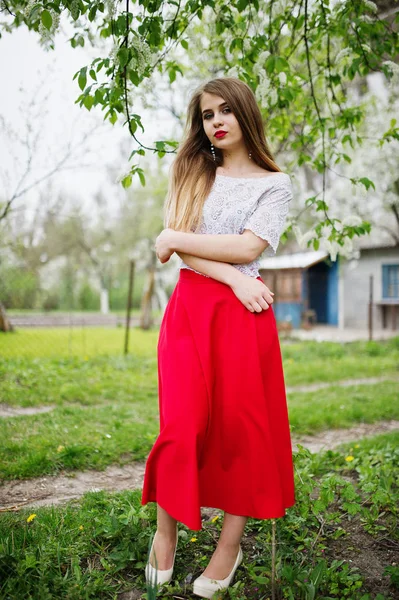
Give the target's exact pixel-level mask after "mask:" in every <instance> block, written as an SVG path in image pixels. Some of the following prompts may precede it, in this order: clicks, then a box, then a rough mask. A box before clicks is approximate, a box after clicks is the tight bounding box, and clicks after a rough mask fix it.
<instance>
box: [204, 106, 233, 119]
mask: <svg viewBox="0 0 399 600" xmlns="http://www.w3.org/2000/svg"><path fill="white" fill-rule="evenodd" d="M225 110H227V111H228V112H231V110H230V109H229V108H224V109H223V110H222V112H224V111H225ZM211 116H212V115H211V113H208V114H207V115H205V116H204V119H207V118H208V117H211Z"/></svg>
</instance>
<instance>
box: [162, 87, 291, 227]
mask: <svg viewBox="0 0 399 600" xmlns="http://www.w3.org/2000/svg"><path fill="white" fill-rule="evenodd" d="M204 92H207V93H209V94H215V95H217V96H221V97H222V98H223V99H224V101H225V102H227V104H228V105H229V107H230V109H231V110H232V112H233V113H234V115H235V117H236V119H237V121H238V123H239V125H240V128H241V131H242V134H243V137H244V140H245V145H246V147H247V149H248V152H251V158H252V160H253V161H254V162H255V163H256V164H257V165H259V166H260V167H263V168H265V169H268V170H269V171H278V172H280V171H281V169H279V167H278V166H277V165H276V163H275V162H274V159H273V156H272V153H271V151H270V149H269V146H268V143H267V141H266V136H265V132H264V125H263V122H262V115H261V112H260V110H259V107H258V105H257V102H256V98H255V95H254V93H253V91H252V90H251V88H250V87H249V85H247V84H246V83H245V82H243V81H241V80H240V79H238V78H236V77H218V78H216V79H211V80H210V81H207V82H205V83H203V84H201V85H200V86H199V87H198V88H197V89H196V90H195V91H194V93H193V95H192V97H191V100H190V102H189V105H188V111H187V121H186V125H185V128H184V132H183V137H182V141H181V143H180V145H179V148H178V151H177V154H176V158H175V160H174V162H173V164H172V167H171V173H170V177H169V186H168V193H167V197H166V200H165V205H164V226H165V227H171V228H172V229H175V230H178V231H194V230H195V229H196V228H197V227H198V226H199V224H200V221H201V216H202V209H203V206H204V202H205V200H206V198H207V196H208V194H209V192H210V191H211V188H212V184H213V182H214V180H215V175H216V168H217V167H218V166H220V165H222V164H223V153H222V151H221V150H219V149H218V148H216V147H215V149H214V151H215V159H216V160H214V159H213V155H212V153H211V145H210V141H209V139H208V137H207V136H206V134H205V130H204V126H203V122H202V114H201V106H200V101H201V97H202V95H203V93H204Z"/></svg>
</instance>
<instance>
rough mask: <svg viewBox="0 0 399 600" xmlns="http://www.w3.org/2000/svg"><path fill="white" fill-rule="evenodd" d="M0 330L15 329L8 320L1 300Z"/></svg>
mask: <svg viewBox="0 0 399 600" xmlns="http://www.w3.org/2000/svg"><path fill="white" fill-rule="evenodd" d="M0 331H4V332H7V331H14V327H13V326H12V325H11V323H10V321H9V320H8V317H7V313H6V309H5V308H4V306H3V304H2V303H1V302H0Z"/></svg>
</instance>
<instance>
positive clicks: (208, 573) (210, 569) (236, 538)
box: [202, 512, 248, 579]
mask: <svg viewBox="0 0 399 600" xmlns="http://www.w3.org/2000/svg"><path fill="white" fill-rule="evenodd" d="M247 519H248V517H241V516H238V515H231V514H230V513H227V512H225V513H224V519H223V526H222V531H221V533H220V538H219V541H218V545H217V547H216V550H215V552H214V553H213V555H212V558H211V560H210V562H209V564H208V566H207V567H206V569H205V571H204V572H203V573H202V575H205V577H210V578H211V579H225V578H226V577H227V576H228V575H229V574H230V573H231V570H232V568H233V566H234V563H235V561H236V558H237V554H238V549H239V546H240V541H241V537H242V534H243V532H244V528H245V524H246V522H247Z"/></svg>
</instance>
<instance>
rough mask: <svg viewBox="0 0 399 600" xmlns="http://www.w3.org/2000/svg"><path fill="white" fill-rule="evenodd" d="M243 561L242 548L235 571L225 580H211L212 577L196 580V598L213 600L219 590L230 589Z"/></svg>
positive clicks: (194, 589)
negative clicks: (210, 599)
mask: <svg viewBox="0 0 399 600" xmlns="http://www.w3.org/2000/svg"><path fill="white" fill-rule="evenodd" d="M242 559H243V553H242V549H241V546H240V548H239V550H238V554H237V558H236V562H235V563H234V566H233V569H232V570H231V572H230V574H229V575H227V577H226V578H225V579H211V578H210V577H206V576H205V575H200V576H199V577H197V579H195V580H194V583H193V593H194V594H195V595H196V596H201V597H202V598H212V596H213V594H214V593H215V592H217V591H218V590H224V589H226V588H228V587H229V585H230V583H231V581H232V579H233V577H234V573H235V572H236V570H237V568H238V567H239V565H240V564H241V562H242Z"/></svg>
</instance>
